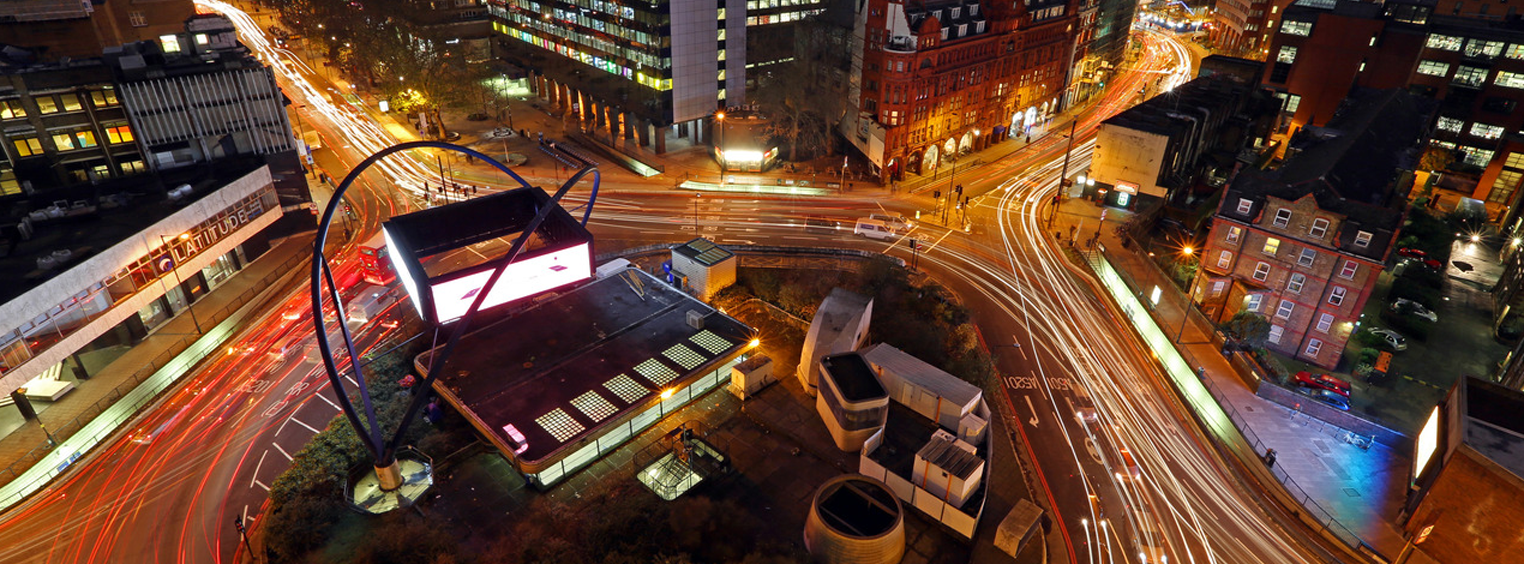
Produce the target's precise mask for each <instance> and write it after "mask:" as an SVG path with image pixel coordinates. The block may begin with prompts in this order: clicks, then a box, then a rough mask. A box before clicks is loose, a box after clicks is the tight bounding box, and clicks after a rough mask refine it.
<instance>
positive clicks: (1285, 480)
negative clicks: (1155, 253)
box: [1081, 246, 1365, 551]
mask: <svg viewBox="0 0 1524 564" xmlns="http://www.w3.org/2000/svg"><path fill="white" fill-rule="evenodd" d="M1120 252H1132V251H1125V250H1124V251H1117V250H1113V249H1109V248H1106V247H1104V246H1100V247H1097V248H1096V249H1086V250H1083V251H1081V254H1082V255H1083V256H1084V257H1085V263H1086V264H1087V265H1088V266H1090V268H1091V270H1092V271H1093V272H1094V273H1095V274H1096V276H1097V277H1100V278H1102V279H1103V280H1102V283H1103V284H1104V283H1105V280H1104V279H1105V278H1106V277H1107V275H1108V274H1110V275H1113V276H1115V278H1116V279H1117V280H1119V281H1121V282H1122V283H1123V284H1124V285H1125V286H1126V288H1127V289H1128V291H1129V293H1130V294H1131V295H1133V296H1136V297H1139V298H1141V297H1142V296H1143V288H1144V286H1143V285H1142V284H1139V283H1138V281H1137V280H1136V279H1135V278H1134V276H1133V273H1129V272H1127V271H1124V270H1122V269H1118V268H1115V267H1114V266H1113V265H1114V264H1115V263H1116V260H1113V257H1115V258H1116V259H1121V260H1126V259H1125V258H1124V257H1116V254H1117V253H1120ZM1127 262H1129V263H1130V264H1143V265H1146V266H1145V267H1143V270H1144V272H1143V273H1142V275H1143V276H1149V277H1151V278H1152V279H1154V280H1158V281H1161V282H1160V283H1159V284H1158V287H1160V288H1163V287H1166V286H1167V287H1169V288H1170V289H1171V291H1169V292H1167V294H1168V297H1167V298H1165V297H1163V294H1166V292H1162V291H1161V298H1160V301H1159V306H1163V305H1164V304H1165V301H1166V299H1167V300H1170V301H1171V302H1172V303H1171V305H1173V306H1175V307H1179V308H1181V311H1184V312H1187V313H1189V312H1190V308H1189V304H1188V303H1187V302H1186V296H1185V295H1184V294H1182V293H1181V292H1180V291H1179V290H1178V289H1177V288H1175V286H1174V285H1173V284H1172V283H1169V282H1168V279H1167V278H1166V277H1165V275H1164V273H1162V272H1157V270H1158V267H1157V266H1154V264H1153V262H1152V261H1150V260H1147V259H1146V258H1140V257H1137V256H1133V257H1132V260H1129V261H1127ZM1150 269H1152V271H1150ZM1139 301H1140V302H1141V301H1142V300H1141V299H1140V300H1139ZM1124 307H1125V306H1124ZM1149 309H1150V315H1149V316H1147V317H1145V318H1142V319H1145V320H1149V321H1153V323H1152V324H1151V325H1153V326H1154V327H1152V329H1158V330H1166V329H1164V328H1165V327H1166V326H1167V325H1166V324H1165V323H1164V319H1163V315H1162V312H1160V311H1159V310H1160V309H1161V307H1153V308H1149ZM1129 313H1131V312H1129ZM1138 319H1140V318H1136V317H1129V321H1130V322H1132V323H1134V326H1135V327H1137V328H1138V330H1139V331H1140V332H1143V331H1144V329H1145V328H1144V327H1141V326H1138V325H1137V324H1138ZM1197 322H1198V323H1199V322H1200V320H1197ZM1177 323H1179V322H1177ZM1167 338H1168V335H1166V339H1167ZM1145 340H1146V341H1149V342H1150V344H1152V341H1151V340H1147V339H1145ZM1178 340H1179V339H1178V338H1176V339H1175V340H1174V341H1169V342H1168V343H1167V344H1168V345H1169V346H1170V349H1172V350H1170V351H1169V352H1173V353H1176V354H1177V357H1178V358H1180V359H1182V360H1184V361H1185V364H1186V365H1187V366H1188V367H1190V368H1189V370H1190V371H1191V372H1192V373H1193V374H1196V372H1195V370H1196V368H1195V367H1200V366H1203V365H1204V364H1203V363H1202V362H1200V360H1199V359H1198V358H1197V357H1196V356H1195V355H1194V354H1192V353H1191V351H1190V349H1189V348H1187V347H1181V346H1179V345H1178V343H1176V342H1175V341H1178ZM1157 352H1159V353H1161V354H1159V355H1158V357H1159V359H1160V361H1161V362H1165V361H1166V355H1165V354H1163V353H1164V352H1165V351H1157ZM1197 379H1198V380H1200V381H1201V383H1202V385H1203V386H1204V387H1205V388H1206V390H1207V391H1208V392H1209V393H1210V394H1211V397H1212V398H1213V399H1214V400H1216V403H1217V405H1218V406H1219V407H1220V408H1221V410H1222V412H1223V413H1224V414H1225V415H1227V417H1228V420H1229V421H1231V422H1232V423H1233V427H1234V428H1235V429H1237V430H1238V432H1239V434H1240V435H1241V436H1242V437H1243V439H1244V442H1245V443H1246V444H1247V445H1248V446H1249V447H1250V449H1251V450H1252V452H1253V454H1254V455H1256V456H1258V457H1259V459H1258V460H1249V459H1248V458H1246V457H1244V456H1243V455H1242V454H1241V453H1240V459H1241V462H1243V463H1244V464H1263V463H1264V462H1265V454H1266V452H1267V451H1268V450H1269V447H1267V446H1266V445H1265V443H1264V442H1263V441H1261V440H1260V438H1259V435H1257V434H1256V433H1255V432H1254V429H1253V428H1252V427H1250V425H1249V422H1248V421H1247V420H1246V419H1245V418H1244V416H1243V414H1242V413H1241V412H1240V411H1239V409H1238V407H1237V406H1235V405H1234V404H1233V402H1232V401H1231V400H1229V399H1228V397H1227V395H1226V394H1224V393H1223V391H1222V390H1221V389H1220V388H1218V387H1217V385H1216V384H1215V383H1214V382H1213V381H1212V379H1210V378H1199V377H1198V378H1197ZM1180 391H1181V393H1187V392H1186V390H1180ZM1186 403H1187V404H1191V402H1189V401H1187V402H1186ZM1294 417H1296V418H1298V420H1299V421H1300V422H1302V424H1304V425H1308V424H1313V422H1316V423H1317V424H1319V425H1322V426H1324V429H1322V430H1323V431H1326V432H1329V434H1330V435H1331V436H1334V437H1339V436H1342V433H1344V432H1345V431H1344V430H1343V429H1338V428H1337V427H1334V426H1332V425H1329V424H1327V423H1325V422H1323V421H1321V420H1318V419H1316V418H1314V417H1311V416H1308V415H1305V414H1300V413H1298V414H1296V415H1295V416H1294ZM1203 418H1205V414H1203ZM1334 430H1336V431H1337V432H1335V431H1334ZM1229 450H1232V449H1229ZM1268 470H1269V471H1270V473H1271V475H1272V476H1274V477H1275V479H1276V481H1277V482H1279V483H1280V484H1281V486H1282V487H1283V488H1284V489H1285V491H1286V494H1287V495H1288V496H1290V497H1291V498H1292V499H1293V500H1294V501H1296V503H1297V504H1299V505H1300V506H1301V508H1302V512H1301V514H1304V515H1306V517H1308V518H1309V519H1308V521H1309V522H1311V523H1315V524H1316V525H1317V526H1319V527H1320V528H1322V530H1324V531H1326V532H1327V533H1329V534H1330V535H1331V536H1332V537H1334V538H1337V539H1339V541H1340V542H1343V543H1344V544H1345V545H1347V546H1348V547H1349V548H1350V549H1351V550H1356V551H1358V550H1360V547H1361V546H1362V545H1363V544H1365V543H1364V542H1363V541H1362V540H1361V538H1360V537H1359V536H1358V535H1356V534H1355V533H1354V532H1353V531H1351V530H1350V529H1349V527H1347V526H1345V525H1344V524H1343V523H1341V522H1340V521H1339V520H1338V519H1337V518H1335V517H1334V514H1333V513H1332V512H1330V511H1328V509H1327V508H1325V507H1323V505H1322V504H1320V503H1318V501H1317V500H1316V499H1313V497H1312V496H1310V495H1308V494H1307V492H1306V490H1304V489H1303V488H1302V487H1301V485H1300V484H1297V482H1296V480H1294V479H1293V478H1292V477H1291V476H1290V475H1288V474H1287V473H1286V472H1285V470H1283V469H1281V468H1277V467H1275V466H1274V465H1273V464H1269V465H1268ZM1293 513H1294V514H1295V513H1296V512H1295V511H1293Z"/></svg>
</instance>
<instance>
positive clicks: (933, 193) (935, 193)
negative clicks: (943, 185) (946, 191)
mask: <svg viewBox="0 0 1524 564" xmlns="http://www.w3.org/2000/svg"><path fill="white" fill-rule="evenodd" d="M931 197H932V198H935V199H938V200H940V199H942V191H941V190H932V191H931Z"/></svg>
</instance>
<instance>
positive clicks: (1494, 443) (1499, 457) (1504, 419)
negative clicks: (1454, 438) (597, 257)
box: [1460, 377, 1524, 477]
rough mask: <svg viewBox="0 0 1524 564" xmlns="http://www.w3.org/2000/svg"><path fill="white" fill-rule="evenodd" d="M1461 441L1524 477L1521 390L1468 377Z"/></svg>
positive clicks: (1523, 431) (1523, 426) (1523, 422)
mask: <svg viewBox="0 0 1524 564" xmlns="http://www.w3.org/2000/svg"><path fill="white" fill-rule="evenodd" d="M1460 385H1463V386H1465V402H1464V409H1465V414H1464V420H1463V423H1462V424H1463V425H1464V426H1465V429H1464V431H1463V435H1462V441H1464V442H1465V443H1466V444H1467V445H1469V446H1470V447H1471V448H1472V449H1474V450H1476V451H1477V452H1478V453H1481V454H1482V455H1483V456H1486V457H1487V459H1488V460H1491V461H1493V462H1495V463H1497V465H1498V466H1502V467H1503V468H1505V469H1507V470H1508V471H1509V472H1512V473H1513V474H1514V475H1516V476H1520V477H1524V419H1521V418H1520V417H1519V415H1518V414H1519V413H1520V412H1521V411H1524V393H1520V392H1519V391H1516V390H1510V389H1508V388H1505V387H1503V386H1499V385H1497V384H1494V383H1492V382H1488V381H1486V380H1482V379H1479V378H1474V377H1468V378H1465V379H1463V380H1462V381H1461V383H1460Z"/></svg>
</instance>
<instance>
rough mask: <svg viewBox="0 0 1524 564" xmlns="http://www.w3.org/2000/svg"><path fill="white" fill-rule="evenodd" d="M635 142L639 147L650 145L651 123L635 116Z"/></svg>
mask: <svg viewBox="0 0 1524 564" xmlns="http://www.w3.org/2000/svg"><path fill="white" fill-rule="evenodd" d="M635 142H636V143H638V144H639V145H640V146H641V147H650V146H651V124H650V123H648V122H646V120H645V119H644V118H635Z"/></svg>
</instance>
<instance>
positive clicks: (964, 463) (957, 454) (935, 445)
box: [916, 431, 984, 480]
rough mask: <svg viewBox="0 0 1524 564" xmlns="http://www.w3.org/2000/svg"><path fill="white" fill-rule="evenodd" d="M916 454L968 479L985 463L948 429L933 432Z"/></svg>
mask: <svg viewBox="0 0 1524 564" xmlns="http://www.w3.org/2000/svg"><path fill="white" fill-rule="evenodd" d="M965 444H966V443H965ZM916 456H917V457H919V458H920V459H922V460H925V461H927V462H930V463H932V464H935V465H936V466H937V468H941V469H943V470H946V471H947V472H948V473H949V474H952V475H954V476H957V477H958V478H959V479H962V480H967V479H968V477H969V476H972V475H973V474H974V470H978V469H979V467H980V466H983V465H984V459H982V458H979V455H977V454H974V453H972V452H969V451H967V450H964V449H963V447H961V446H959V445H958V438H957V437H954V436H953V435H952V433H948V432H946V431H942V432H939V433H936V434H933V435H932V436H931V440H930V441H927V442H926V446H923V447H921V450H920V451H919V452H917V453H916Z"/></svg>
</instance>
